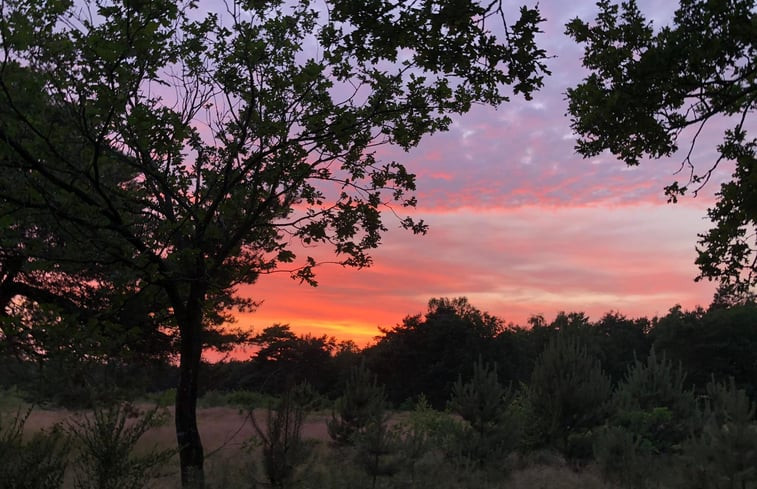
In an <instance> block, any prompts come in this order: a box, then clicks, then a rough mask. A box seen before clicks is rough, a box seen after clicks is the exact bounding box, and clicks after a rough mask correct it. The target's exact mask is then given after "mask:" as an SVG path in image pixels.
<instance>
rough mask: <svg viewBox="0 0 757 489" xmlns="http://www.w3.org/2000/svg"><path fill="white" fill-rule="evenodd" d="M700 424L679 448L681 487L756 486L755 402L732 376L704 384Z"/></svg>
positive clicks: (719, 487) (719, 488)
mask: <svg viewBox="0 0 757 489" xmlns="http://www.w3.org/2000/svg"><path fill="white" fill-rule="evenodd" d="M706 389H707V399H706V401H705V405H704V410H703V413H702V417H703V426H702V430H701V433H700V434H699V435H698V436H693V437H691V438H690V439H689V440H688V441H687V442H686V443H685V444H684V448H683V456H682V458H683V461H684V470H683V480H682V481H681V482H682V484H681V485H682V487H689V488H692V489H698V488H701V489H721V488H723V489H726V488H733V487H740V488H746V487H751V488H753V487H756V486H757V425H756V424H755V419H754V415H755V405H754V403H753V402H752V401H751V400H750V399H749V397H748V396H747V395H746V392H745V391H744V390H743V389H737V388H736V385H735V382H734V380H733V378H731V379H730V382H728V383H721V382H715V380H714V379H713V380H712V381H711V382H710V383H709V384H707V387H706Z"/></svg>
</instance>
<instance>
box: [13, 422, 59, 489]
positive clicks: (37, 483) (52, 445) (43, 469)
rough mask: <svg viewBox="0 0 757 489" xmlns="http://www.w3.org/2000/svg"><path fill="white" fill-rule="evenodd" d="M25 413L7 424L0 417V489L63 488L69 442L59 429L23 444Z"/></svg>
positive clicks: (37, 434) (55, 428)
mask: <svg viewBox="0 0 757 489" xmlns="http://www.w3.org/2000/svg"><path fill="white" fill-rule="evenodd" d="M30 414H31V409H29V410H28V411H27V412H26V414H24V415H22V414H21V412H20V411H19V412H17V413H16V415H15V416H14V417H13V418H12V419H11V420H10V422H9V421H8V420H7V419H3V416H2V415H1V414H0V488H3V489H6V488H7V489H11V488H12V489H57V488H60V487H61V486H62V484H63V476H64V474H65V471H66V465H67V457H66V455H67V453H68V445H69V440H68V437H67V436H66V435H65V433H64V432H63V430H62V429H61V428H60V427H59V426H57V425H56V426H54V427H53V428H52V429H51V430H48V431H41V432H39V433H35V434H34V435H33V436H32V437H31V438H30V439H28V440H26V441H24V439H23V432H24V425H25V424H26V420H27V419H28V418H29V415H30Z"/></svg>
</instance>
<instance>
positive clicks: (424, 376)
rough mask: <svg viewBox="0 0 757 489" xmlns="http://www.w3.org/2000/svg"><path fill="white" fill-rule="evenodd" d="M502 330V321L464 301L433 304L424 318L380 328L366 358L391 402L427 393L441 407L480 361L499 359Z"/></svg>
mask: <svg viewBox="0 0 757 489" xmlns="http://www.w3.org/2000/svg"><path fill="white" fill-rule="evenodd" d="M503 328H504V325H503V323H502V320H500V319H498V318H496V317H494V316H491V315H489V314H488V313H485V312H482V311H480V310H478V309H476V308H475V307H473V306H472V305H470V304H469V303H468V301H467V299H465V298H457V299H446V298H442V299H431V300H430V301H429V307H428V311H427V312H426V314H425V316H423V317H421V316H420V315H417V316H408V317H406V318H405V319H404V320H403V321H402V324H399V325H397V326H395V327H394V328H391V329H382V330H381V331H382V333H383V335H382V336H381V337H379V339H378V341H377V343H376V344H375V345H374V346H372V347H370V348H368V349H367V350H366V351H365V355H366V357H367V359H368V361H369V364H370V366H371V368H372V369H373V370H374V371H375V372H376V374H377V375H378V378H379V380H380V381H381V383H382V384H384V385H386V386H387V391H388V396H389V399H390V400H391V401H393V402H395V403H399V402H402V401H405V400H406V399H408V398H412V397H414V396H417V395H419V394H421V393H423V394H425V396H426V397H427V398H428V400H429V402H430V403H431V404H432V405H433V406H435V407H437V408H441V407H443V406H444V404H445V403H446V401H447V399H448V397H449V392H450V388H451V386H452V384H453V383H454V382H455V381H456V380H457V378H458V377H459V376H460V375H461V374H463V373H465V374H466V376H467V375H468V369H469V368H470V366H472V365H473V364H474V362H475V361H476V359H477V358H478V357H479V356H483V358H484V359H487V360H488V359H491V358H492V357H493V356H494V355H495V351H494V349H495V345H494V341H493V340H494V338H495V337H496V335H497V334H499V333H500V332H501V331H502V330H503ZM408 372H412V375H408Z"/></svg>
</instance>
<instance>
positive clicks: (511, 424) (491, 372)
mask: <svg viewBox="0 0 757 489" xmlns="http://www.w3.org/2000/svg"><path fill="white" fill-rule="evenodd" d="M513 399H514V395H513V392H512V389H510V388H507V389H505V388H504V387H502V385H500V383H499V381H498V380H497V370H496V368H495V367H494V366H491V365H488V364H486V365H485V364H484V363H483V361H482V360H481V359H479V361H478V362H477V363H476V364H475V365H474V366H473V377H472V378H471V379H470V380H469V381H468V382H465V383H464V382H463V380H462V378H458V380H457V382H456V383H455V384H454V386H453V387H452V396H451V398H450V401H449V408H450V410H451V411H452V412H454V413H456V414H458V415H459V416H460V417H461V418H462V419H463V420H464V421H465V423H466V424H465V426H464V428H463V429H462V430H459V431H458V432H457V433H458V436H459V439H458V440H457V443H458V445H459V446H460V447H461V448H462V454H463V456H464V457H465V458H467V459H468V460H470V461H472V462H473V463H474V464H475V465H477V466H478V467H483V466H484V465H485V464H486V463H490V462H493V461H501V460H502V459H504V458H505V457H506V456H507V455H508V454H509V453H510V452H511V451H512V450H513V449H514V448H515V447H516V446H517V445H518V439H519V429H518V428H519V427H518V423H517V420H516V419H515V417H514V415H513V410H512V409H510V407H511V404H512V401H513Z"/></svg>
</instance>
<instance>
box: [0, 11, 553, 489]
mask: <svg viewBox="0 0 757 489" xmlns="http://www.w3.org/2000/svg"><path fill="white" fill-rule="evenodd" d="M323 7H325V8H323ZM90 13H91V15H90ZM542 20H543V19H542V18H541V15H540V13H539V11H538V9H536V8H528V7H522V8H521V9H520V11H519V14H517V18H516V19H515V21H514V22H510V23H505V16H504V11H503V7H502V6H501V5H500V4H499V3H497V2H494V3H490V2H484V3H483V4H479V3H477V2H473V1H464V2H448V1H435V0H424V1H422V2H419V3H407V2H395V1H386V0H378V1H376V2H371V3H370V4H369V5H368V4H363V3H360V2H352V1H345V0H327V1H326V2H324V3H322V4H321V3H318V2H311V1H307V0H304V1H302V2H296V3H294V4H292V5H289V4H287V3H286V2H280V1H263V2H242V1H233V2H229V4H228V5H227V8H226V12H225V13H224V14H223V15H218V14H216V13H212V12H211V13H203V12H201V11H200V10H199V6H198V3H197V2H196V1H192V0H188V1H185V2H179V3H177V2H173V1H168V0H158V1H154V2H148V3H144V2H138V3H134V2H130V1H121V0H112V1H106V2H99V1H98V2H94V1H85V2H84V3H75V2H48V3H44V4H43V5H41V6H40V5H38V4H36V3H34V2H27V1H24V0H19V1H13V2H6V3H5V4H3V7H2V10H1V11H0V35H2V45H3V50H2V53H0V99H2V103H0V106H2V107H4V108H7V109H8V110H3V111H2V118H0V144H1V145H2V148H1V149H0V153H2V155H3V158H2V159H1V160H0V162H1V164H2V170H3V171H2V172H1V174H2V178H3V181H2V182H3V184H2V185H0V189H2V190H1V191H0V198H1V199H2V202H3V204H13V205H16V206H17V207H24V208H28V209H34V210H35V211H38V212H40V213H41V214H43V215H44V216H46V218H50V219H53V218H54V219H55V220H56V223H57V225H58V226H60V227H61V228H64V229H66V230H67V232H68V234H69V235H77V236H79V239H80V241H82V242H86V243H87V248H88V249H89V250H92V253H91V256H88V257H87V258H88V259H89V258H93V259H94V258H97V257H100V259H99V260H96V261H97V262H99V263H100V264H102V265H107V264H108V263H117V264H119V267H120V266H123V267H124V268H126V269H128V270H130V271H131V272H133V276H134V277H136V278H137V279H138V283H141V284H146V285H152V286H155V287H157V288H158V289H159V290H160V291H161V293H162V294H164V295H165V297H166V298H167V303H168V306H169V310H170V312H171V314H170V320H171V322H172V323H173V324H174V325H175V327H176V328H177V330H178V337H179V338H178V344H177V345H176V350H175V352H176V353H178V356H179V364H180V369H179V384H178V388H177V396H176V432H177V437H178V445H179V446H180V447H181V450H180V463H181V467H182V480H183V484H184V485H185V486H187V487H189V486H202V485H203V479H204V477H203V462H204V454H203V453H204V452H203V448H202V443H201V440H200V435H199V431H198V428H197V422H196V400H197V396H198V382H197V379H198V372H199V369H200V360H201V356H202V351H203V347H204V346H205V340H206V338H207V337H208V334H207V331H208V327H209V326H211V325H213V324H220V323H222V322H224V321H226V320H229V319H231V316H230V315H229V311H230V309H232V308H235V307H236V308H243V309H249V308H253V307H254V306H255V301H253V300H247V299H243V298H242V297H240V296H239V295H238V294H237V290H238V289H237V287H238V286H239V285H241V284H250V283H254V282H255V281H256V280H257V279H258V277H259V276H260V275H261V274H266V273H271V272H274V271H285V272H288V273H291V274H292V275H293V276H294V277H295V278H297V279H299V280H301V281H305V282H308V283H311V284H315V283H316V279H315V272H314V268H315V266H316V265H317V263H319V262H321V261H327V259H326V258H322V255H315V256H303V257H298V255H300V254H302V250H303V246H301V245H305V247H304V249H305V250H306V251H305V252H307V251H308V250H307V248H308V247H309V246H310V245H323V246H326V247H329V246H330V250H331V251H333V252H334V254H335V255H336V259H335V261H337V262H338V263H340V264H342V265H345V266H351V267H357V268H360V267H365V266H368V265H370V264H371V258H370V255H369V252H370V250H372V249H373V248H375V247H377V246H378V245H379V243H380V239H381V235H382V233H383V232H384V231H385V229H386V226H385V224H384V223H383V221H382V218H383V216H382V213H381V211H382V210H388V211H390V214H391V212H392V211H393V212H398V210H397V209H394V206H393V204H396V205H397V207H412V206H414V205H415V197H414V196H413V195H412V192H413V191H414V189H415V179H414V175H413V174H412V173H410V172H408V171H407V169H406V168H405V167H404V166H403V165H401V164H400V163H398V162H394V161H391V162H386V163H382V162H380V161H378V160H377V158H376V153H375V147H376V146H378V145H382V144H393V145H396V146H397V147H399V148H402V149H405V150H407V149H410V148H412V147H413V146H415V145H416V144H418V142H419V141H420V140H421V139H422V138H423V137H424V136H425V135H427V134H430V133H434V132H437V131H443V130H446V129H448V128H449V126H450V124H451V122H452V116H453V115H455V114H462V113H465V112H467V111H468V110H470V108H471V107H472V106H473V104H486V105H494V106H496V105H499V104H501V103H503V102H505V101H507V100H508V97H507V96H506V95H504V93H505V90H504V89H505V87H511V88H512V91H513V92H514V93H516V94H520V95H523V96H524V97H526V98H530V97H531V94H532V93H533V92H534V91H535V90H537V89H538V88H539V87H541V85H542V78H543V76H544V75H545V74H546V73H547V70H546V68H545V65H544V60H545V57H546V55H545V52H544V51H543V50H541V49H540V48H538V46H537V45H536V43H535V36H536V34H537V33H538V32H539V26H540V24H541V22H542ZM491 29H495V30H496V32H494V31H492V30H491ZM442 40H443V42H441V41H442ZM313 46H315V47H314V48H313V49H310V48H311V47H313ZM22 67H23V68H22ZM19 70H21V71H26V72H28V73H30V74H31V75H30V76H31V78H32V79H34V80H36V82H35V83H30V84H24V86H23V90H22V89H21V88H20V87H19V85H18V84H15V82H14V80H13V79H12V77H10V76H9V73H11V72H18V71H19ZM27 100H31V101H32V104H33V106H35V107H37V108H38V109H39V110H35V111H31V110H28V106H24V104H23V103H22V101H27ZM50 107H54V108H55V109H56V110H49V108H50ZM50 114H56V115H59V116H60V117H59V118H55V119H54V118H52V117H47V116H48V115H50ZM198 121H203V124H202V125H200V124H199V123H198ZM54 127H62V128H65V129H66V137H67V139H64V138H62V137H61V136H62V135H61V134H60V131H56V130H53V128H54ZM67 140H73V141H77V142H79V143H81V145H80V146H78V147H76V148H74V149H75V152H73V153H74V154H71V153H72V152H69V151H66V150H67V149H68V146H67V142H66V141H67ZM113 162H115V163H117V165H112V164H111V163H113ZM114 169H117V170H124V171H125V172H126V174H127V175H126V176H127V178H125V179H118V178H117V179H116V181H115V182H114V181H112V180H110V179H109V178H108V173H109V172H111V171H113V170H114ZM18 182H23V185H19V184H15V183H18ZM29 189H33V190H34V191H33V192H29V191H28V190H29ZM400 223H401V225H402V227H404V228H406V229H409V230H411V231H412V232H414V233H422V232H424V231H425V229H426V226H425V224H424V223H423V222H420V221H418V222H416V221H415V220H413V219H412V218H411V217H409V216H407V217H401V218H400ZM6 224H7V223H5V222H3V226H4V227H6Z"/></svg>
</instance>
